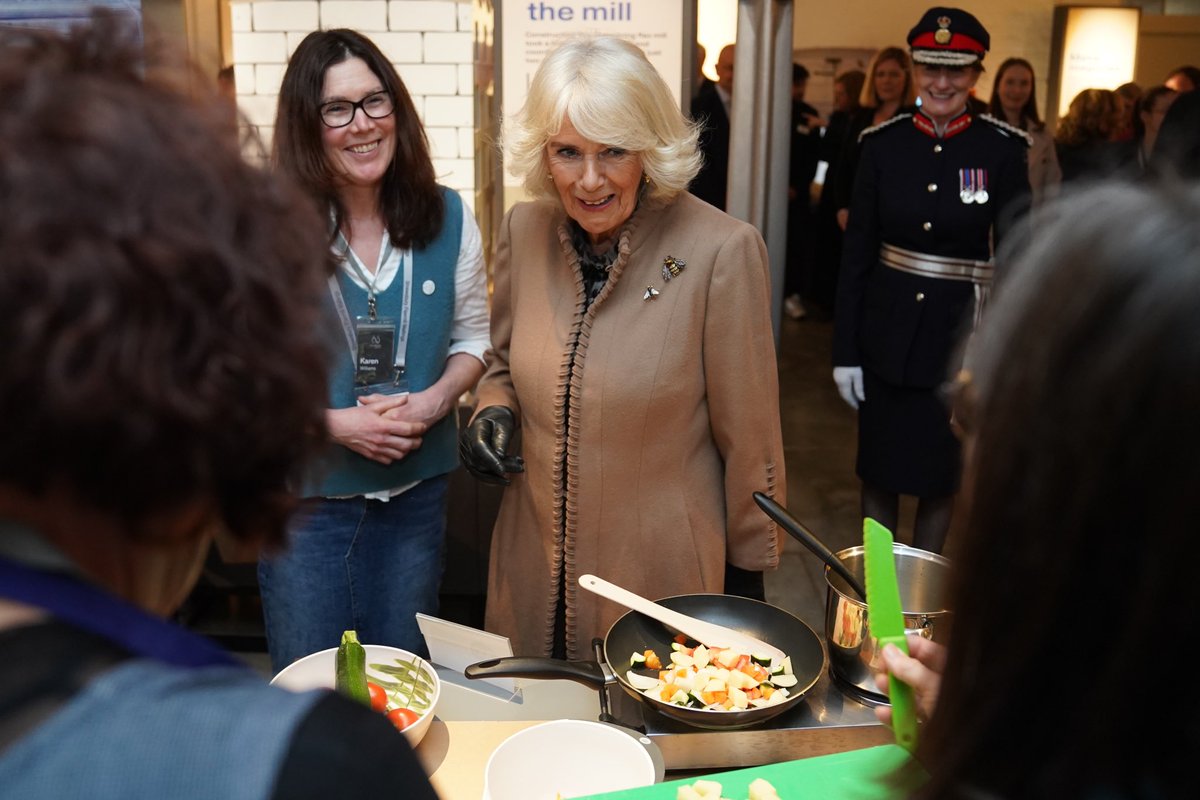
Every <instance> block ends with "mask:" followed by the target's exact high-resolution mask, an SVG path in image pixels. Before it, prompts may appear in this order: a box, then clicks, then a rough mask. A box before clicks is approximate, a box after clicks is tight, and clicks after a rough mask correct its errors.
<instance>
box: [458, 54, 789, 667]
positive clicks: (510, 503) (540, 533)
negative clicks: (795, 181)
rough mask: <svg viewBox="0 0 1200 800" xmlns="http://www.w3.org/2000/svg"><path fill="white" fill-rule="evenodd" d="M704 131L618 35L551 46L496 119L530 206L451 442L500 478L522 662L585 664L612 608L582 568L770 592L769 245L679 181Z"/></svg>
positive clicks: (496, 626)
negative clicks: (527, 658)
mask: <svg viewBox="0 0 1200 800" xmlns="http://www.w3.org/2000/svg"><path fill="white" fill-rule="evenodd" d="M696 136H697V133H696V128H695V125H694V124H690V123H689V122H688V121H687V120H686V119H685V118H684V116H683V115H682V114H680V113H679V111H678V104H677V103H675V102H674V101H673V100H672V99H671V93H670V90H669V89H668V88H667V85H666V83H665V82H664V81H663V79H662V77H661V76H660V75H659V74H658V72H657V71H656V70H655V69H654V67H653V66H652V65H651V64H650V62H649V61H648V60H647V58H646V56H645V54H644V53H643V52H642V51H641V50H640V49H638V48H637V47H636V46H635V45H633V44H630V43H629V42H626V41H624V40H621V39H617V38H613V37H597V38H582V39H573V40H570V41H568V42H566V43H564V44H562V45H561V46H560V47H559V48H557V49H556V50H554V51H553V52H552V53H550V55H548V56H547V57H546V59H545V60H544V61H543V62H542V64H541V66H540V67H538V70H537V72H536V74H535V75H534V77H533V81H532V83H531V84H530V87H529V94H528V97H527V99H526V101H525V105H524V107H523V108H522V109H521V110H520V111H519V112H518V113H517V115H516V116H515V118H514V119H513V120H512V122H511V123H510V127H509V129H508V130H507V132H506V136H505V145H506V147H507V149H508V151H509V153H510V154H511V158H512V164H513V173H514V174H515V175H518V176H520V177H521V178H522V179H523V185H524V187H525V190H526V191H527V192H528V193H529V194H530V195H531V196H532V197H534V198H536V200H535V201H534V202H529V203H520V204H517V205H516V206H514V207H513V208H512V209H511V210H510V211H509V212H508V215H507V216H506V217H505V219H504V222H503V224H502V226H501V229H500V240H499V247H498V249H497V252H496V261H495V293H494V296H493V304H492V308H493V319H492V345H493V351H492V352H491V353H490V354H489V357H488V371H487V373H486V374H485V375H484V377H483V379H482V380H481V381H480V383H479V389H478V392H477V393H478V397H479V405H478V410H477V411H476V412H475V416H474V418H473V419H472V421H471V424H470V426H469V427H468V428H467V429H466V430H465V431H464V432H463V435H462V437H461V444H462V457H463V463H464V464H465V465H466V467H467V468H468V469H469V470H470V471H471V472H472V473H474V474H475V475H476V477H478V478H479V479H480V480H484V481H487V482H490V483H500V484H505V485H507V488H506V489H505V490H504V495H503V499H502V501H501V505H500V513H499V517H498V519H497V521H496V526H495V531H494V534H493V538H492V552H491V563H490V567H489V579H488V597H487V622H486V626H487V629H488V630H490V631H494V632H496V633H500V634H503V635H504V636H507V637H509V638H510V639H511V640H512V643H513V650H514V652H515V653H517V654H520V655H551V654H556V655H560V656H564V655H565V656H566V657H567V658H571V659H578V658H585V657H589V656H588V654H589V653H591V642H592V639H593V638H594V637H596V636H601V635H603V634H604V633H605V631H607V630H608V627H609V626H610V625H611V624H612V623H613V622H614V621H615V620H616V618H617V617H618V616H620V615H621V614H622V613H624V609H622V608H620V607H618V606H617V605H616V604H613V603H610V602H606V601H605V600H603V599H601V598H599V597H597V596H596V595H594V594H592V593H591V592H588V591H586V590H580V589H579V588H578V585H577V579H578V578H579V576H580V575H582V574H585V573H593V574H596V575H599V576H601V577H603V578H605V579H607V580H611V581H613V582H614V583H617V584H619V585H621V586H624V587H626V588H628V589H630V590H632V591H634V592H637V593H639V594H642V595H644V596H654V597H665V596H668V595H675V594H689V593H695V592H711V593H720V592H725V593H729V594H742V595H746V596H751V597H757V598H759V599H762V597H763V575H762V573H763V570H767V569H774V568H775V567H776V566H777V564H778V561H779V552H780V548H781V543H780V541H779V533H778V530H777V529H776V527H775V525H774V523H772V522H771V521H770V520H769V519H768V518H767V517H766V516H765V515H764V514H763V513H762V512H761V511H760V510H759V509H758V507H757V506H756V505H755V503H754V501H753V498H752V494H753V492H755V491H762V492H764V493H766V494H768V495H770V496H772V497H774V498H775V499H776V500H778V501H780V502H783V498H784V496H785V493H786V487H787V479H786V475H785V472H784V459H783V445H782V435H781V430H780V418H779V385H778V378H777V375H778V373H777V366H776V361H775V345H774V334H773V332H772V328H771V311H770V298H771V292H770V285H769V278H768V271H767V251H766V246H765V245H764V244H763V240H762V238H761V237H760V236H759V234H758V232H757V231H756V230H755V229H754V228H753V227H752V226H750V225H748V224H746V223H744V222H741V221H739V220H736V219H734V218H732V217H730V216H727V215H726V214H723V213H720V212H718V211H717V210H715V209H714V208H713V207H712V206H710V205H708V204H706V203H703V202H701V201H699V200H698V199H697V198H695V197H693V196H692V195H690V194H688V192H687V191H686V187H687V185H688V182H689V181H690V180H691V178H692V176H693V175H694V174H695V173H696V170H697V169H698V168H699V160H700V156H699V153H698V152H697V150H696ZM518 430H519V433H520V446H519V450H520V453H519V455H518V453H517V450H518V447H517V445H516V442H515V440H514V436H515V435H516V434H517V432H518ZM651 550H652V551H653V552H654V553H657V554H685V553H686V557H683V558H672V557H665V558H663V557H659V556H657V555H656V556H652V557H648V556H647V553H648V552H650V551H651Z"/></svg>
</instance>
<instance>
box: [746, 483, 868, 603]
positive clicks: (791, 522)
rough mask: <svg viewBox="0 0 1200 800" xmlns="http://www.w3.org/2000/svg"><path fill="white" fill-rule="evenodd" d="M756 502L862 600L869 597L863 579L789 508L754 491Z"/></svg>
mask: <svg viewBox="0 0 1200 800" xmlns="http://www.w3.org/2000/svg"><path fill="white" fill-rule="evenodd" d="M754 502H755V503H758V507H759V508H761V509H762V510H763V511H764V512H765V513H766V515H767V516H768V517H770V518H771V519H773V520H775V522H776V523H778V524H779V525H780V526H781V527H782V528H783V529H784V530H785V531H787V532H788V533H790V534H791V535H792V537H793V538H795V539H796V540H798V541H799V542H800V543H801V544H803V545H804V546H805V547H807V548H808V549H809V550H811V551H812V552H813V553H815V554H816V556H817V558H819V559H821V560H822V561H824V562H825V563H826V564H828V565H829V568H830V569H832V570H833V571H834V572H836V573H837V574H838V575H841V576H842V580H844V581H845V582H846V583H847V584H848V585H849V586H850V588H851V589H853V590H854V592H855V593H857V594H858V596H859V598H860V599H862V600H864V601H865V600H866V599H867V590H866V589H864V588H863V585H862V581H860V580H859V579H858V578H856V577H855V576H854V573H853V572H851V571H850V570H848V569H846V565H845V564H843V563H842V560H841V559H840V558H838V557H837V556H836V555H834V554H833V551H832V550H830V549H829V548H828V547H826V546H825V544H824V543H823V542H822V541H821V540H820V539H818V538H817V537H816V536H815V535H814V534H813V532H812V531H810V530H809V529H808V528H806V527H804V526H803V525H802V524H800V521H799V520H798V519H796V518H795V517H793V516H792V515H791V514H790V513H788V510H787V509H786V508H784V507H783V506H781V505H779V503H776V502H775V501H774V500H772V499H771V498H769V497H767V496H766V495H765V494H763V493H762V492H755V493H754Z"/></svg>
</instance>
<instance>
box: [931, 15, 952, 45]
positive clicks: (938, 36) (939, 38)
mask: <svg viewBox="0 0 1200 800" xmlns="http://www.w3.org/2000/svg"><path fill="white" fill-rule="evenodd" d="M937 24H938V29H937V31H936V32H935V33H934V34H933V40H934V41H935V42H937V43H938V44H950V18H949V17H938V21H937Z"/></svg>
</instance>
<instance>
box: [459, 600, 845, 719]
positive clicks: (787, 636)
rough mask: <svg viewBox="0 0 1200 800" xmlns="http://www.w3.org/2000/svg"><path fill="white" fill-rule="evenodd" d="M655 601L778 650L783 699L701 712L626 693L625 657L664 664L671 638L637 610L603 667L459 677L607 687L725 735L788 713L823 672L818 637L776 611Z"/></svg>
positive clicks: (526, 666) (620, 624) (509, 667)
mask: <svg viewBox="0 0 1200 800" xmlns="http://www.w3.org/2000/svg"><path fill="white" fill-rule="evenodd" d="M657 602H658V603H660V604H662V605H664V606H666V607H667V608H670V609H672V610H675V611H678V612H680V613H683V614H688V615H690V616H693V617H697V618H699V619H703V620H707V621H708V622H714V623H716V624H718V625H725V626H728V627H730V628H734V629H736V630H740V631H743V632H744V633H747V634H749V635H751V636H754V637H756V638H758V639H762V640H763V641H765V642H769V643H771V644H773V645H775V646H776V647H778V648H779V649H781V650H783V652H785V653H787V655H788V656H789V657H790V658H791V659H792V672H793V673H794V674H795V676H796V679H797V682H796V685H795V686H791V687H788V693H789V696H788V698H787V699H786V700H784V701H783V702H781V703H776V704H775V705H771V706H764V707H762V708H748V709H745V710H739V711H707V710H705V709H702V708H688V707H686V706H677V705H673V704H671V703H668V702H665V701H663V700H659V699H657V698H653V697H647V696H646V695H644V694H642V693H641V692H640V691H638V690H637V689H635V688H633V686H631V685H630V683H629V679H628V678H627V677H626V672H627V671H628V670H629V668H630V666H629V656H630V655H632V654H633V653H635V652H636V653H641V652H642V651H644V650H646V649H647V648H649V649H651V650H653V651H655V652H656V653H658V655H659V657H660V658H661V659H663V663H664V664H666V663H667V660H668V658H669V657H670V654H671V643H672V642H673V641H674V640H675V635H676V634H675V631H673V630H672V629H670V628H668V627H667V626H666V625H663V624H662V623H661V622H657V621H655V620H652V619H650V618H649V617H647V616H645V615H644V614H640V613H638V612H637V611H630V612H628V613H626V614H625V615H624V616H622V617H621V618H620V619H618V620H617V621H616V622H614V623H613V625H612V627H611V628H609V629H608V634H607V635H606V636H605V637H604V648H603V652H604V661H605V663H604V664H598V663H596V662H595V661H560V660H558V659H553V658H539V657H522V656H515V657H510V658H497V659H491V660H489V661H481V662H479V663H477V664H472V665H470V666H469V667H467V668H466V670H464V674H465V675H466V676H467V677H468V678H497V677H500V678H562V679H566V680H573V681H576V682H578V683H582V684H584V685H586V686H591V687H593V688H596V689H600V690H603V689H604V687H605V685H606V684H608V683H610V682H612V681H613V680H615V681H616V682H617V683H619V684H620V686H621V688H622V689H624V690H625V691H626V692H627V693H628V694H629V695H630V696H632V697H634V698H636V699H637V700H638V701H640V702H641V703H643V704H645V705H647V706H649V707H650V708H652V709H653V710H655V711H657V712H659V713H661V714H662V715H663V716H666V717H670V718H671V719H676V720H679V721H680V722H684V723H687V724H688V725H692V726H695V727H697V728H708V729H711V730H731V729H736V728H748V727H750V726H752V725H758V724H760V723H763V722H766V721H767V720H769V719H771V718H772V717H774V716H776V715H778V714H782V713H783V712H784V711H787V710H788V709H789V708H792V707H793V706H794V705H796V704H797V703H799V702H800V700H801V699H802V698H803V697H804V695H805V694H806V693H807V692H808V691H809V690H810V689H812V687H813V686H815V685H816V683H817V680H818V679H819V678H820V677H821V674H822V673H823V672H824V671H825V651H824V650H823V649H822V647H821V639H820V637H818V636H817V634H816V633H815V632H814V631H813V629H812V628H810V627H808V626H807V625H805V624H804V623H803V622H801V621H800V620H798V619H796V618H795V617H793V616H792V615H791V614H789V613H788V612H786V611H784V610H783V609H781V608H776V607H775V606H773V605H769V604H768V603H762V602H759V601H758V600H750V599H748V598H745V597H735V596H733V595H725V594H683V595H677V596H675V597H667V598H665V599H662V600H659V601H657ZM643 673H644V674H647V675H652V674H655V675H656V674H657V673H656V672H655V671H653V670H643Z"/></svg>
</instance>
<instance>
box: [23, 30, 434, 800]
mask: <svg viewBox="0 0 1200 800" xmlns="http://www.w3.org/2000/svg"><path fill="white" fill-rule="evenodd" d="M0 197H2V198H3V199H4V213H3V214H0V342H3V346H2V347H0V652H2V653H3V654H4V658H3V660H2V661H0V796H2V797H4V798H21V800H43V799H44V800H60V799H61V798H66V797H88V798H96V799H97V800H118V798H119V799H120V800H129V799H131V798H132V799H133V800H141V799H143V798H144V799H145V800H150V798H155V799H157V798H167V797H169V798H175V799H176V800H178V799H179V798H185V799H186V798H209V797H211V798H223V799H224V798H248V799H250V800H259V799H260V798H262V799H265V798H283V797H288V798H296V797H312V796H328V797H335V796H344V795H345V794H349V795H353V796H367V795H371V796H380V797H382V796H392V797H399V796H405V797H421V798H433V797H434V793H433V791H432V789H431V788H430V787H429V784H428V781H427V779H426V778H425V777H424V773H423V772H422V770H421V767H420V764H419V763H418V762H417V761H416V759H415V757H414V756H413V754H412V752H411V750H410V749H409V748H408V746H407V744H406V743H405V740H404V737H403V736H402V735H400V734H398V733H397V732H396V731H395V729H394V728H393V727H392V725H391V724H390V723H389V722H388V721H387V720H386V719H385V718H384V717H383V716H382V715H379V714H376V713H375V712H372V711H371V710H369V709H367V708H365V707H363V706H361V705H358V704H355V703H352V702H351V701H349V700H347V699H345V698H343V697H340V696H338V695H335V694H333V693H331V692H308V693H303V694H292V693H289V692H286V691H283V690H281V689H276V688H273V687H270V686H267V685H266V684H265V683H264V682H263V680H262V678H261V677H260V676H259V675H257V674H256V673H254V672H253V671H251V670H250V669H248V668H247V667H246V666H244V665H243V664H242V663H241V662H239V661H237V660H235V659H234V658H233V657H232V656H230V655H229V654H227V653H225V652H224V651H223V650H221V649H220V648H218V647H217V646H216V645H215V644H213V643H212V642H210V641H208V640H207V639H203V638H201V637H199V636H197V635H195V634H193V633H191V632H189V631H186V630H184V629H182V628H179V627H176V626H175V625H172V624H170V623H168V622H167V621H166V620H164V619H163V618H164V617H166V616H168V615H170V614H171V613H172V612H173V611H174V610H175V609H176V608H177V607H178V606H179V604H180V603H181V602H182V601H183V599H184V598H185V597H186V596H187V594H188V593H189V591H190V589H191V588H192V586H193V585H194V583H195V581H196V579H197V576H198V575H199V573H200V570H201V567H202V565H203V563H204V558H205V555H206V554H207V552H208V549H209V546H210V543H211V541H212V537H213V535H214V534H215V533H218V532H220V533H224V534H225V535H227V536H229V537H232V538H233V539H234V540H237V541H240V542H243V543H246V544H248V545H257V546H276V547H277V546H279V545H280V544H281V543H282V542H283V538H284V530H285V527H286V524H287V521H288V518H289V517H290V515H291V514H292V512H293V511H294V510H295V506H296V499H295V497H294V495H293V493H292V491H291V488H290V487H291V484H292V483H293V482H294V481H295V480H297V479H298V478H299V477H300V475H301V472H302V470H303V467H304V465H305V463H306V462H307V461H308V460H309V459H311V458H312V457H314V456H315V455H316V453H317V451H318V448H319V447H320V445H321V442H322V441H323V438H324V434H325V420H324V396H325V364H324V358H323V344H324V343H323V341H322V340H321V338H320V336H319V335H318V333H317V332H318V331H319V330H320V326H319V324H318V323H319V321H320V314H321V312H320V299H321V296H322V292H323V291H324V289H325V281H326V277H327V273H328V270H327V262H326V257H325V254H324V241H325V237H324V234H323V226H322V224H321V220H320V217H319V216H318V214H317V213H316V211H315V210H314V209H313V208H312V207H311V205H310V204H309V202H308V201H307V199H306V198H305V197H304V195H303V194H302V193H301V192H300V191H299V190H298V189H296V188H295V187H294V186H293V185H292V184H291V183H290V182H288V181H286V180H281V179H279V178H277V177H273V176H271V175H269V174H266V173H264V172H262V171H261V170H259V169H257V168H254V167H252V166H251V165H249V164H247V163H246V162H245V161H244V160H243V159H242V157H241V155H240V152H239V149H238V146H237V143H236V142H235V141H233V139H232V137H230V136H229V107H228V104H227V102H226V101H225V100H224V99H223V98H222V97H221V96H220V95H219V94H218V91H217V89H216V88H215V86H212V85H210V84H208V83H207V82H205V81H204V79H203V78H202V77H200V76H199V74H198V73H197V72H195V71H194V70H186V69H184V68H183V66H182V65H180V64H177V63H174V62H173V61H172V60H171V53H170V51H169V50H168V49H167V48H166V47H165V46H164V45H160V44H158V43H156V42H154V41H151V40H149V39H148V41H147V43H146V44H145V45H144V44H143V41H142V38H141V36H140V34H139V33H138V31H137V30H136V29H134V28H133V27H132V26H126V25H124V24H122V23H121V22H120V21H119V19H118V18H116V17H110V16H99V17H96V18H95V19H94V21H93V22H92V23H90V24H81V25H79V26H78V27H76V29H75V30H74V31H73V32H71V33H70V34H67V35H59V34H52V33H42V32H36V31H33V30H31V29H20V28H0ZM379 764H387V769H386V770H381V769H378V765H379Z"/></svg>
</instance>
